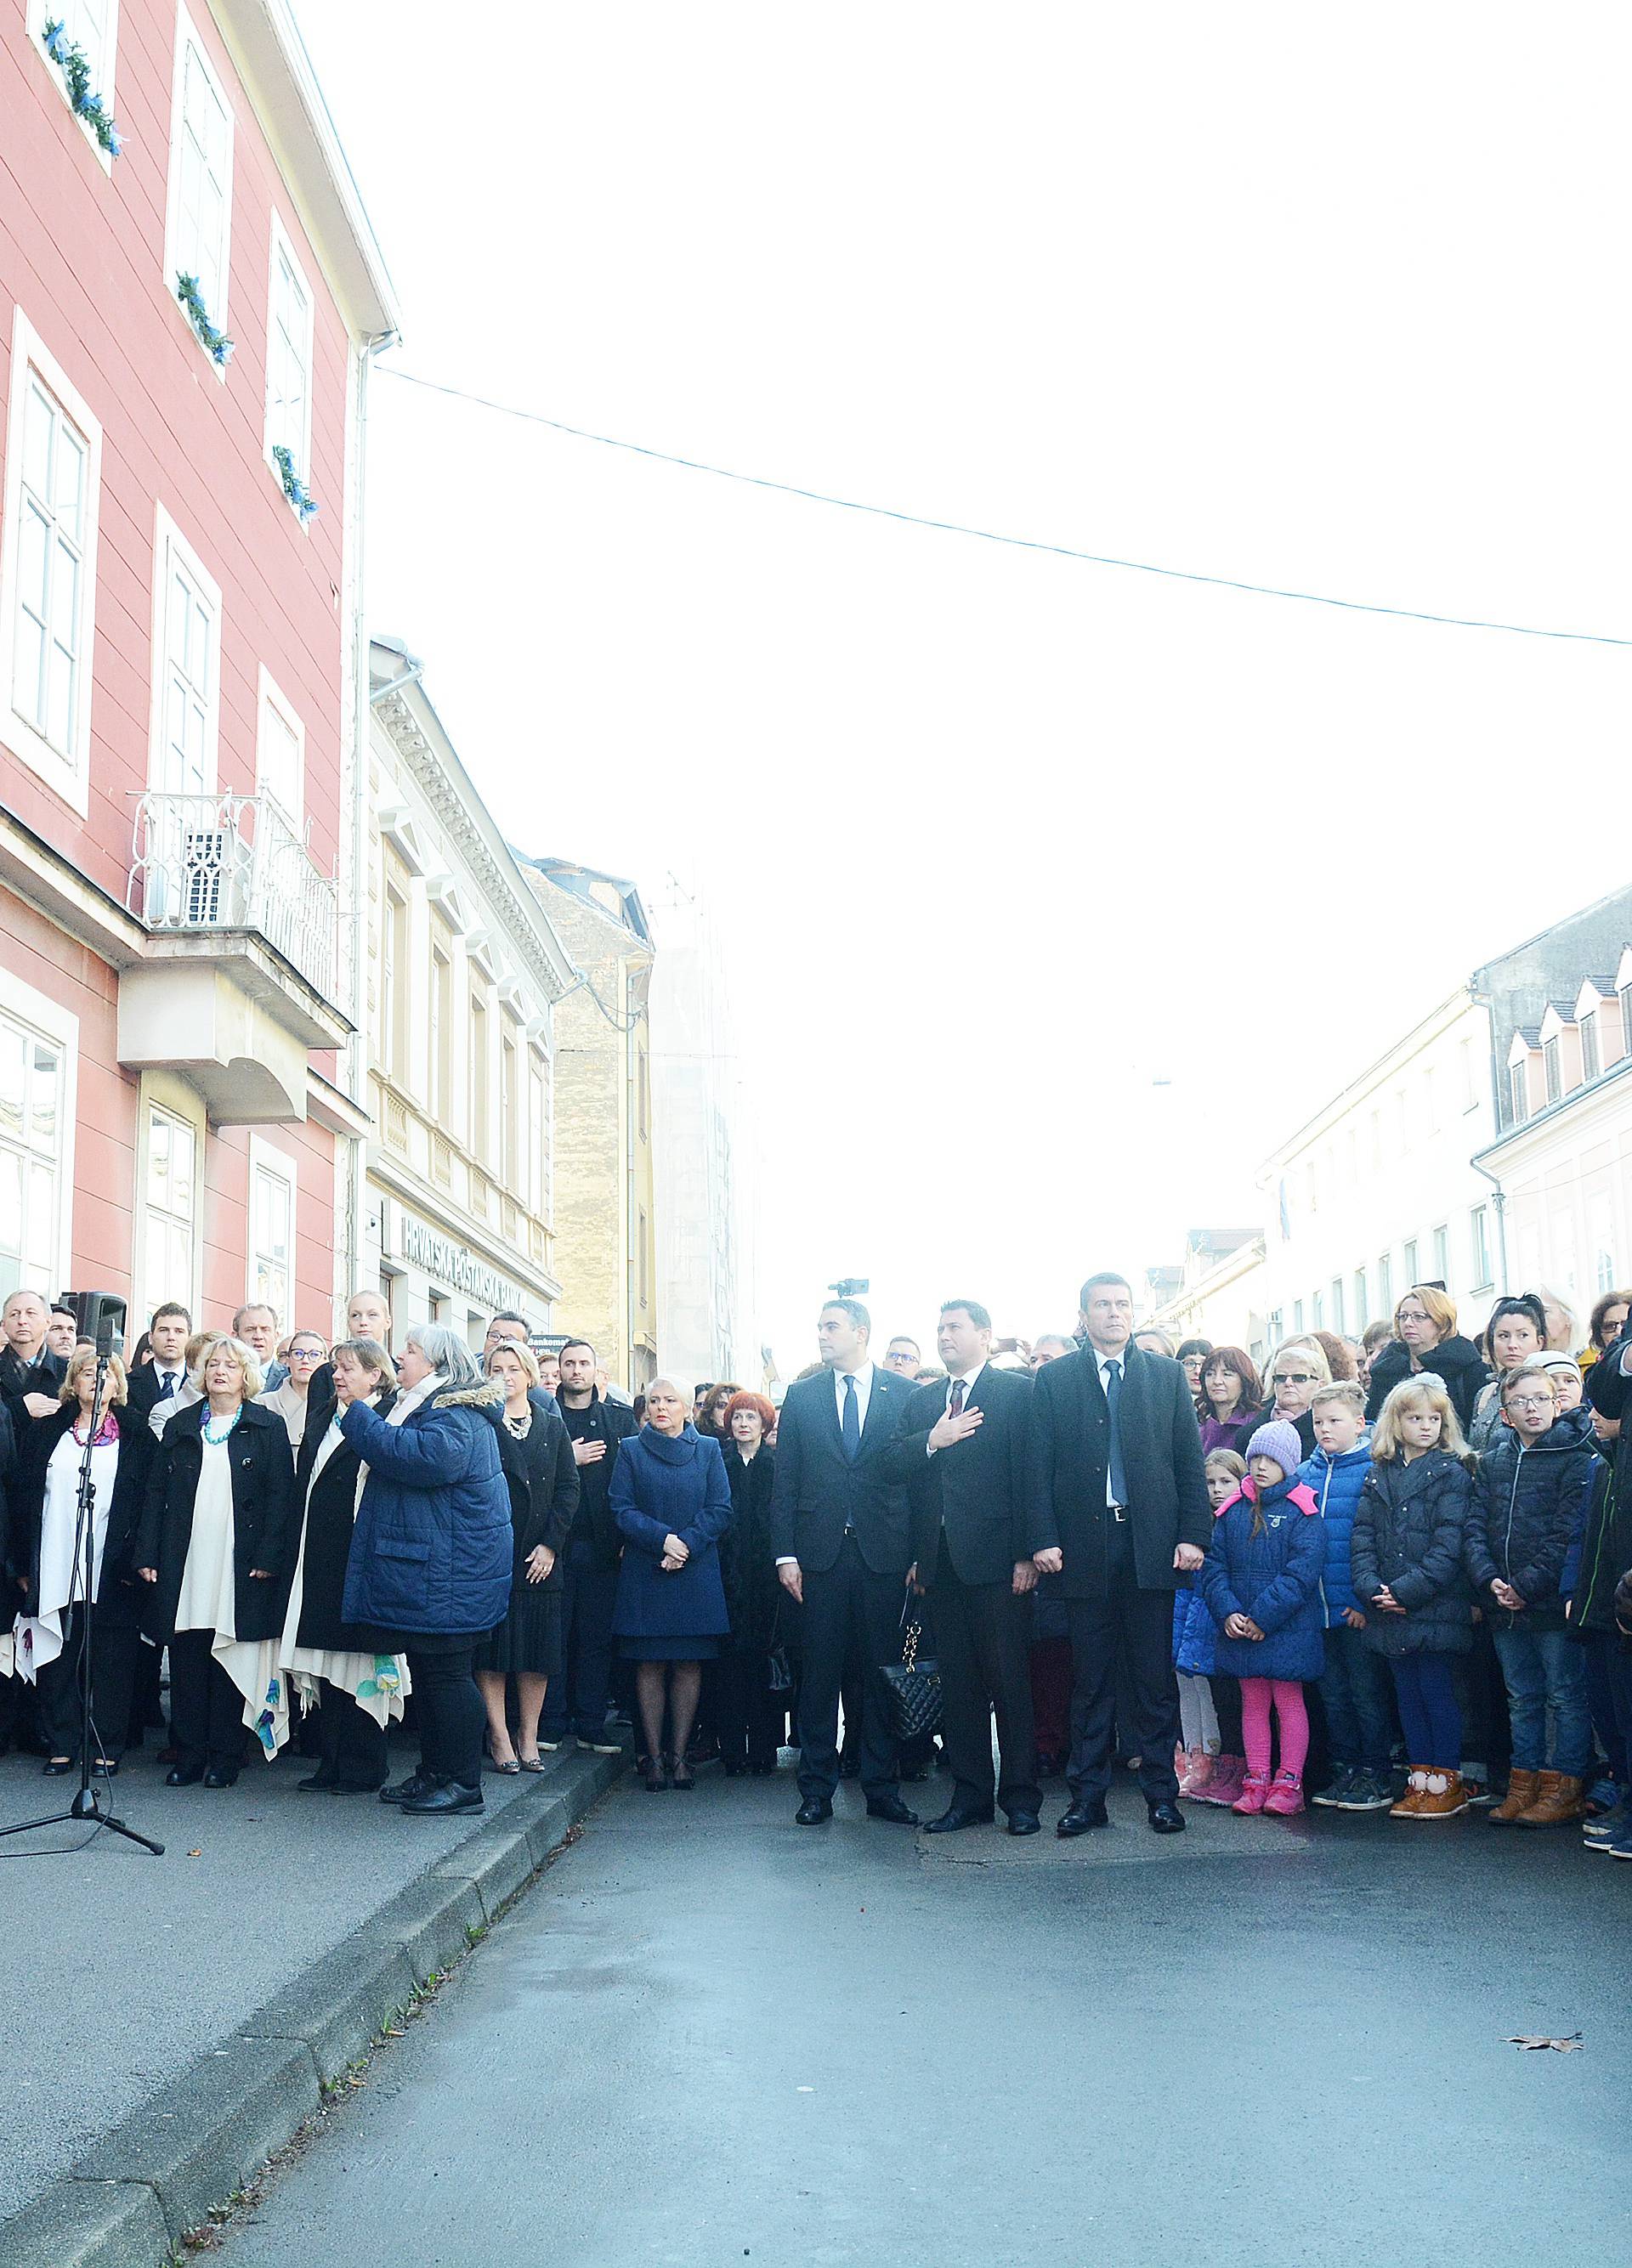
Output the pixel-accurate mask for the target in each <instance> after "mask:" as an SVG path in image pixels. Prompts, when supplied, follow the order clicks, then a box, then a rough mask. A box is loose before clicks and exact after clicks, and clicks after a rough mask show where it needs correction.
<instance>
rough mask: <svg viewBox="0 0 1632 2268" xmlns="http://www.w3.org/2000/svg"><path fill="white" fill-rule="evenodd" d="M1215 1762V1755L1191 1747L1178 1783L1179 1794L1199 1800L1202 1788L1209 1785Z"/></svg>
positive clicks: (1216, 1761) (1216, 1760)
mask: <svg viewBox="0 0 1632 2268" xmlns="http://www.w3.org/2000/svg"><path fill="white" fill-rule="evenodd" d="M1217 1763H1218V1759H1217V1757H1216V1756H1208V1754H1207V1750H1206V1749H1191V1751H1190V1756H1189V1760H1188V1762H1187V1763H1186V1764H1185V1771H1184V1774H1183V1777H1182V1778H1180V1780H1179V1783H1178V1792H1179V1793H1180V1795H1182V1796H1184V1797H1185V1798H1186V1799H1187V1800H1188V1799H1198V1800H1199V1798H1200V1793H1201V1791H1202V1789H1203V1788H1204V1787H1207V1786H1210V1785H1211V1782H1212V1778H1213V1773H1214V1771H1215V1767H1216V1765H1217Z"/></svg>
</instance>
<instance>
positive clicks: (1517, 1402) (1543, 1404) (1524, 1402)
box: [1507, 1394, 1558, 1410]
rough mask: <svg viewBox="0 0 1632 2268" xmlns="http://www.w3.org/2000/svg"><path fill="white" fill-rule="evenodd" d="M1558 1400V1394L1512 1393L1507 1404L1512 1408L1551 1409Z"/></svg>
mask: <svg viewBox="0 0 1632 2268" xmlns="http://www.w3.org/2000/svg"><path fill="white" fill-rule="evenodd" d="M1557 1400H1558V1396H1557V1395H1556V1394H1510V1395H1508V1398H1507V1406H1508V1408H1509V1409H1510V1410H1550V1409H1551V1408H1552V1407H1553V1404H1554V1403H1555V1402H1556V1401H1557Z"/></svg>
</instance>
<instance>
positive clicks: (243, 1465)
mask: <svg viewBox="0 0 1632 2268" xmlns="http://www.w3.org/2000/svg"><path fill="white" fill-rule="evenodd" d="M261 1377H262V1373H261V1366H260V1363H259V1361H258V1360H257V1359H256V1356H255V1350H254V1349H253V1348H252V1347H249V1346H247V1345H246V1344H244V1342H243V1341H242V1340H241V1339H234V1338H218V1339H215V1340H212V1341H211V1343H210V1346H209V1347H208V1349H207V1350H206V1351H205V1353H204V1358H203V1364H202V1366H201V1367H200V1370H199V1372H198V1373H197V1374H196V1377H195V1379H194V1381H193V1383H194V1384H195V1385H196V1387H197V1388H199V1390H200V1392H201V1393H202V1394H203V1400H202V1401H200V1402H195V1403H192V1404H191V1405H190V1406H189V1407H188V1409H186V1410H177V1412H176V1413H175V1415H174V1418H171V1419H170V1420H169V1422H168V1424H167V1425H166V1427H165V1430H164V1433H163V1436H162V1438H161V1439H160V1441H159V1454H158V1455H157V1457H155V1459H154V1460H153V1465H152V1471H151V1476H150V1478H149V1482H148V1489H147V1501H146V1504H145V1506H144V1510H143V1513H142V1525H141V1529H140V1532H139V1534H138V1535H137V1546H136V1558H137V1574H138V1576H140V1577H141V1579H142V1580H143V1581H144V1582H145V1583H146V1584H147V1585H148V1593H147V1596H146V1598H145V1599H144V1602H143V1608H142V1623H143V1628H144V1630H145V1631H146V1632H147V1634H148V1636H149V1637H150V1638H152V1639H153V1641H154V1642H155V1644H157V1645H160V1646H168V1647H169V1649H170V1737H171V1741H172V1742H173V1744H174V1747H175V1748H177V1749H179V1750H180V1751H181V1754H180V1756H179V1757H178V1759H177V1762H176V1765H175V1769H174V1771H172V1772H171V1773H170V1775H169V1778H168V1779H167V1780H166V1786H170V1787H190V1786H192V1784H193V1783H194V1781H196V1780H203V1784H204V1786H206V1787H231V1786H232V1785H233V1781H234V1780H235V1779H236V1778H238V1773H239V1768H240V1765H241V1764H242V1763H243V1758H244V1725H245V1718H246V1704H247V1706H248V1710H249V1711H250V1712H253V1714H252V1717H251V1721H254V1720H255V1718H258V1717H259V1716H260V1714H261V1713H262V1711H263V1709H264V1708H265V1706H266V1704H267V1701H268V1697H269V1694H270V1688H271V1684H272V1682H273V1676H274V1673H275V1670H276V1661H275V1659H274V1657H275V1656H276V1653H277V1640H278V1638H280V1636H281V1635H282V1632H283V1627H284V1606H285V1604H286V1602H287V1599H288V1593H289V1578H290V1575H291V1572H292V1568H293V1565H294V1546H295V1465H294V1458H293V1455H292V1453H291V1451H290V1447H289V1432H288V1429H287V1427H286V1426H285V1425H284V1421H283V1419H282V1418H280V1417H279V1416H278V1414H277V1410H268V1409H265V1408H264V1407H262V1405H260V1404H259V1403H256V1401H255V1395H257V1394H259V1393H260V1391H261Z"/></svg>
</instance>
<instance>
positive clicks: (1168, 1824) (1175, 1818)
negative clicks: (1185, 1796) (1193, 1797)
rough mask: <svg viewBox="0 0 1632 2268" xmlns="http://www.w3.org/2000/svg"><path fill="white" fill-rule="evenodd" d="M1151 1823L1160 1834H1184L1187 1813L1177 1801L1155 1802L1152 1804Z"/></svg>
mask: <svg viewBox="0 0 1632 2268" xmlns="http://www.w3.org/2000/svg"><path fill="white" fill-rule="evenodd" d="M1150 1824H1151V1825H1152V1827H1154V1828H1155V1830H1156V1833H1157V1834H1158V1835H1182V1834H1183V1833H1184V1831H1185V1815H1184V1813H1183V1812H1182V1811H1181V1810H1180V1809H1179V1808H1178V1805H1177V1804H1176V1803H1153V1804H1152V1805H1151V1806H1150Z"/></svg>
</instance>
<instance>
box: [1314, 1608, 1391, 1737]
mask: <svg viewBox="0 0 1632 2268" xmlns="http://www.w3.org/2000/svg"><path fill="white" fill-rule="evenodd" d="M1320 1699H1321V1704H1322V1705H1323V1706H1324V1708H1325V1710H1326V1737H1327V1739H1328V1740H1329V1742H1330V1743H1331V1748H1332V1762H1333V1765H1334V1766H1335V1768H1336V1769H1337V1770H1338V1771H1345V1770H1347V1769H1348V1767H1350V1766H1351V1765H1355V1764H1358V1765H1360V1766H1362V1768H1363V1769H1364V1770H1365V1771H1377V1772H1381V1771H1387V1770H1388V1758H1389V1751H1390V1749H1392V1746H1393V1742H1394V1712H1393V1710H1392V1708H1391V1706H1390V1705H1389V1704H1390V1689H1389V1676H1388V1670H1387V1668H1386V1666H1385V1663H1384V1661H1383V1658H1382V1656H1381V1655H1380V1654H1379V1653H1377V1652H1376V1651H1375V1650H1374V1649H1373V1648H1372V1647H1371V1646H1368V1645H1367V1644H1366V1634H1365V1632H1364V1631H1357V1630H1350V1628H1349V1627H1348V1624H1347V1623H1338V1624H1335V1625H1334V1626H1333V1628H1332V1629H1331V1630H1329V1631H1327V1632H1326V1668H1325V1669H1324V1670H1323V1671H1322V1672H1321V1674H1320Z"/></svg>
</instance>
